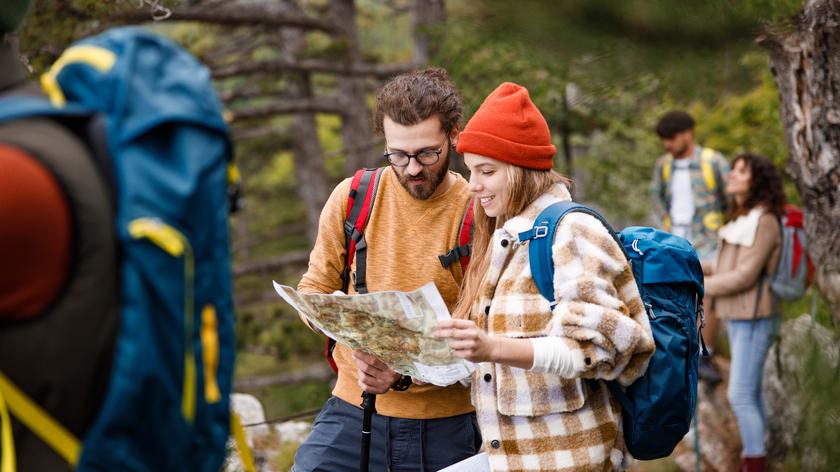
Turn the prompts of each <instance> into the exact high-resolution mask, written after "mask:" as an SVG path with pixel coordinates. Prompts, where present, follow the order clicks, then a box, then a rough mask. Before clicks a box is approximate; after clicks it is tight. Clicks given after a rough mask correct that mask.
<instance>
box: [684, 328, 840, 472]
mask: <svg viewBox="0 0 840 472" xmlns="http://www.w3.org/2000/svg"><path fill="white" fill-rule="evenodd" d="M780 333H781V343H779V344H777V343H774V344H773V345H771V347H770V352H769V354H768V356H767V360H766V361H765V364H764V382H763V386H762V388H763V389H764V398H765V403H766V408H767V465H768V470H770V471H782V470H784V464H785V461H786V456H787V454H788V452H789V451H790V450H791V448H792V447H793V445H794V441H795V440H796V439H798V434H799V430H798V427H799V425H800V424H802V421H803V413H804V412H803V409H802V408H803V405H804V404H805V403H806V401H805V398H806V394H807V393H808V392H805V391H804V390H803V386H802V381H801V379H799V378H797V373H801V372H802V369H803V366H804V364H805V356H806V355H807V351H806V350H805V349H803V347H807V346H817V347H818V349H819V350H820V351H821V352H822V354H823V356H825V358H827V359H828V360H829V362H831V363H832V364H833V365H836V364H837V362H838V359H837V354H838V352H837V349H836V346H835V344H834V341H833V340H832V334H831V332H830V331H829V330H827V329H825V328H823V327H821V326H819V325H814V324H813V323H812V321H811V317H810V316H809V315H802V316H800V317H799V318H796V319H794V320H789V321H787V322H785V323H784V324H782V326H781V328H780ZM712 360H713V362H714V363H715V365H716V366H717V368H718V370H719V371H720V372H721V374H722V375H723V381H722V382H721V383H720V384H718V385H717V386H715V387H714V388H711V387H709V386H708V385H706V384H705V383H704V382H700V385H699V387H698V414H697V422H696V423H695V425H699V433H700V455H701V470H703V471H704V472H705V471H720V472H729V471H732V472H734V471H737V470H738V465H739V461H740V451H741V439H740V435H739V432H738V423H737V421H736V420H735V415H734V414H733V413H732V409H731V408H730V407H729V401H728V400H727V398H726V389H727V386H728V385H729V362H728V361H727V360H726V359H724V358H723V357H722V356H715V357H713V358H712ZM779 367H781V371H780V370H779ZM780 372H781V373H780ZM827 420H829V421H832V420H833V421H835V422H837V423H838V427H840V418H833V419H832V418H829V419H827ZM695 427H696V426H694V427H692V429H691V431H689V433H688V434H687V435H686V437H685V438H683V440H682V442H680V444H678V445H677V447H676V449H674V452H673V454H672V455H671V457H672V459H673V460H674V462H675V463H676V464H677V465H678V466H679V467H680V469H681V470H684V471H694V470H696V460H697V456H696V451H695V447H694V446H695V439H694V428H695ZM823 456H824V453H821V452H820V451H818V450H817V449H816V448H810V449H806V452H805V454H804V457H803V458H802V464H801V466H802V467H803V470H827V468H826V458H825V457H823Z"/></svg>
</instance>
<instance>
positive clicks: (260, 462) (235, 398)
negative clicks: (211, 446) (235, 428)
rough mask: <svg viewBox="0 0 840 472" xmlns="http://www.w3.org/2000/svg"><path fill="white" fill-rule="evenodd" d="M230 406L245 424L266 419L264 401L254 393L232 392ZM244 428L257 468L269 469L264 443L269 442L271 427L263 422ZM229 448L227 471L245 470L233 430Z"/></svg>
mask: <svg viewBox="0 0 840 472" xmlns="http://www.w3.org/2000/svg"><path fill="white" fill-rule="evenodd" d="M230 407H231V410H232V411H233V412H235V413H236V414H237V415H239V421H240V423H241V424H242V425H243V426H244V425H248V424H255V423H262V422H264V421H265V410H263V406H262V403H260V401H259V400H257V398H256V397H254V396H253V395H248V394H243V393H233V394H231V396H230ZM244 429H245V436H246V438H247V442H248V447H249V448H250V450H251V456H252V458H253V459H254V465H255V467H256V469H257V470H259V471H265V470H268V469H266V467H265V464H266V463H267V460H266V458H267V455H266V454H265V453H264V448H263V447H262V446H263V444H265V443H267V442H269V441H268V435H269V432H270V429H269V427H268V425H267V424H261V425H258V426H249V427H247V428H244ZM227 449H228V457H227V459H226V460H225V467H224V470H225V472H244V470H245V467H244V466H243V464H242V459H241V458H240V456H239V449H238V448H237V446H236V442H235V441H234V439H233V432H231V437H230V438H229V439H228V444H227Z"/></svg>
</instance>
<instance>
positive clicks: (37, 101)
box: [0, 95, 117, 210]
mask: <svg viewBox="0 0 840 472" xmlns="http://www.w3.org/2000/svg"><path fill="white" fill-rule="evenodd" d="M36 117H43V118H52V119H55V120H56V122H58V123H61V124H62V125H63V126H64V127H65V128H67V130H68V131H71V132H72V133H73V134H75V135H77V136H78V137H79V138H81V139H82V141H83V142H84V143H85V144H86V145H87V146H88V147H89V149H90V151H91V153H92V154H93V157H94V160H95V162H96V166H97V169H99V171H100V173H101V176H102V178H103V179H104V181H105V185H106V186H107V188H108V194H109V196H110V198H111V204H112V205H113V206H114V209H115V210H116V203H117V202H116V177H115V176H114V168H113V163H112V162H111V156H110V153H109V152H108V140H107V136H106V131H105V122H104V120H103V117H102V116H101V115H97V114H96V113H94V112H93V111H90V110H86V109H84V108H81V107H79V106H77V105H73V104H66V105H65V106H63V107H60V108H59V107H56V106H54V105H53V104H52V103H50V101H49V100H47V99H46V98H45V97H38V96H34V95H6V96H3V97H0V123H5V122H8V121H14V120H23V119H27V118H36Z"/></svg>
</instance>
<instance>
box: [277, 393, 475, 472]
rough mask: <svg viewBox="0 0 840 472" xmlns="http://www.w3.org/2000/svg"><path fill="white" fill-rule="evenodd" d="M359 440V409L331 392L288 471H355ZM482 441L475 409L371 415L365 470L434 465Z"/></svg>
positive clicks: (429, 467) (438, 466)
mask: <svg viewBox="0 0 840 472" xmlns="http://www.w3.org/2000/svg"><path fill="white" fill-rule="evenodd" d="M359 402H360V403H361V398H360V399H359ZM361 441H362V409H361V408H359V407H356V406H354V405H351V404H349V403H347V402H345V401H344V400H341V399H339V398H336V397H331V398H330V399H329V400H327V403H326V404H325V405H324V408H323V409H322V410H321V413H320V414H318V417H317V418H315V423H313V425H312V433H310V435H309V437H308V438H306V441H304V442H303V444H301V446H300V448H298V450H297V454H295V465H294V466H293V467H292V472H310V471H311V472H315V471H318V472H342V471H358V470H359V459H360V457H359V456H360V452H361ZM480 446H481V435H480V434H479V431H478V423H477V422H476V420H475V413H469V414H466V415H458V416H451V417H448V418H437V419H431V420H412V419H406V418H393V417H389V416H381V415H373V421H372V427H371V440H370V459H369V470H371V471H386V470H388V471H393V472H397V471H405V472H409V471H411V472H417V471H421V472H424V471H436V470H439V469H443V468H444V467H447V466H450V465H452V464H454V463H456V462H459V461H462V460H464V459H466V458H468V457H470V456H472V455H474V454H476V452H478V448H479V447H480Z"/></svg>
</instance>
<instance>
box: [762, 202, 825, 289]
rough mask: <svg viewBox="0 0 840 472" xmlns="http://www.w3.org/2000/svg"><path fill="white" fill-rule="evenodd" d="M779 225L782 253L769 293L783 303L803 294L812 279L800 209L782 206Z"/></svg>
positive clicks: (812, 266) (811, 264)
mask: <svg viewBox="0 0 840 472" xmlns="http://www.w3.org/2000/svg"><path fill="white" fill-rule="evenodd" d="M781 225H782V251H781V254H780V256H779V267H778V269H776V273H775V274H774V275H773V276H772V277H771V278H770V290H771V291H772V292H773V294H774V295H776V296H777V297H779V298H781V299H782V300H795V299H797V298H800V297H802V296H803V295H804V294H805V290H807V288H808V286H809V285H811V281H812V280H813V276H814V264H813V263H812V262H811V257H810V256H809V255H808V239H807V237H806V236H805V226H804V215H803V214H802V209H801V208H799V207H797V206H795V205H791V204H787V205H785V208H784V214H783V215H782V218H781Z"/></svg>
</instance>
